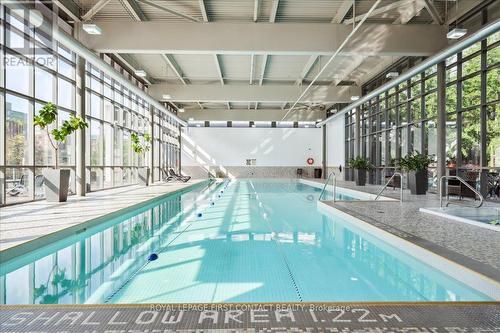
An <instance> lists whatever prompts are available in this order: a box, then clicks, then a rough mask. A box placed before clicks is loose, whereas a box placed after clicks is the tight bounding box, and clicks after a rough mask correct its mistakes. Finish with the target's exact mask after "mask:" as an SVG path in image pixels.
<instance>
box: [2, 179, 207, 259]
mask: <svg viewBox="0 0 500 333" xmlns="http://www.w3.org/2000/svg"><path fill="white" fill-rule="evenodd" d="M203 181H205V180H201V179H200V180H190V181H189V182H187V183H178V182H175V183H163V182H161V183H154V184H152V185H151V186H148V187H145V186H139V185H134V186H127V187H121V188H116V189H111V190H104V191H98V192H91V193H88V194H87V196H85V197H77V196H71V197H69V198H68V201H67V202H61V203H49V202H46V201H45V200H43V201H35V202H30V203H25V204H17V205H13V206H7V207H2V208H0V251H3V250H6V249H8V248H11V247H13V246H16V245H20V244H22V243H25V242H28V241H31V240H33V239H35V238H38V237H41V236H44V235H48V234H51V233H54V232H57V231H60V230H62V229H65V228H69V227H72V226H76V225H78V224H80V223H83V222H85V221H89V220H93V219H96V218H99V217H102V216H104V215H107V214H110V213H113V212H116V211H118V210H121V209H124V208H127V207H130V206H133V205H136V204H139V203H141V202H144V201H148V200H151V199H154V198H157V197H160V196H163V195H165V194H168V193H172V192H176V191H179V190H182V189H185V188H187V187H189V186H193V185H195V184H199V183H200V182H203Z"/></svg>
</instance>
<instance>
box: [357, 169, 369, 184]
mask: <svg viewBox="0 0 500 333" xmlns="http://www.w3.org/2000/svg"><path fill="white" fill-rule="evenodd" d="M354 180H355V182H356V186H365V184H366V170H358V169H356V170H354Z"/></svg>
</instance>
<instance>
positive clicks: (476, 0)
mask: <svg viewBox="0 0 500 333" xmlns="http://www.w3.org/2000/svg"><path fill="white" fill-rule="evenodd" d="M482 2H483V0H468V1H460V3H454V4H453V5H452V6H450V7H448V15H447V16H448V18H447V19H446V22H445V23H446V24H452V23H454V22H455V21H456V20H458V19H459V18H460V17H462V16H463V15H465V14H466V13H468V12H470V11H471V10H473V9H474V8H476V7H477V6H479V5H480V4H481V3H482Z"/></svg>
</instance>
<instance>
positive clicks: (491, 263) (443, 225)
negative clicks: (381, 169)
mask: <svg viewBox="0 0 500 333" xmlns="http://www.w3.org/2000/svg"><path fill="white" fill-rule="evenodd" d="M314 181H317V182H321V183H324V180H314ZM337 186H339V187H344V188H349V189H354V190H358V191H363V192H368V193H372V194H376V193H378V191H380V189H381V186H380V185H368V184H367V185H366V186H355V185H354V182H347V181H342V180H337ZM383 195H384V196H386V197H391V198H395V199H399V190H398V189H396V190H393V189H392V188H388V189H386V191H385V192H384V193H383ZM403 201H404V202H403V204H400V203H399V201H398V202H387V201H386V202H373V201H371V202H370V201H357V202H356V201H349V202H347V201H343V202H342V201H340V202H339V201H337V202H335V203H333V202H332V201H328V202H325V203H326V204H328V205H329V206H332V207H335V208H337V209H340V210H341V211H343V212H345V213H347V214H349V215H352V216H354V217H356V218H358V219H360V220H363V221H365V222H368V223H371V224H373V225H376V226H377V227H379V228H383V229H388V231H390V232H392V233H395V234H397V233H398V232H399V233H401V235H399V236H400V237H410V238H412V239H411V240H410V241H412V242H414V243H416V244H417V245H420V246H422V247H425V248H427V249H429V250H431V251H433V252H435V253H437V254H440V255H442V256H444V257H446V258H448V259H450V260H453V261H456V262H458V263H459V264H462V265H463V266H466V267H469V268H471V269H473V270H476V271H478V272H480V273H483V274H485V275H488V276H490V277H493V278H495V279H496V280H499V277H500V256H499V255H498V254H499V253H500V232H498V231H493V230H488V229H484V228H480V227H477V226H474V225H470V224H466V223H463V222H459V221H454V220H451V219H447V218H442V217H438V216H433V215H430V214H426V213H423V212H420V211H419V209H420V208H421V207H439V197H438V195H437V194H433V193H427V195H411V194H410V192H409V191H408V190H405V191H404V199H403ZM485 205H496V207H498V206H500V205H498V204H495V203H489V202H485ZM389 229H391V230H389Z"/></svg>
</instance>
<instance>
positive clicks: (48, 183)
mask: <svg viewBox="0 0 500 333" xmlns="http://www.w3.org/2000/svg"><path fill="white" fill-rule="evenodd" d="M42 174H43V183H44V187H45V198H46V199H47V201H49V202H65V201H66V200H67V199H68V189H69V176H70V170H69V169H44V170H43V172H42Z"/></svg>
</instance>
